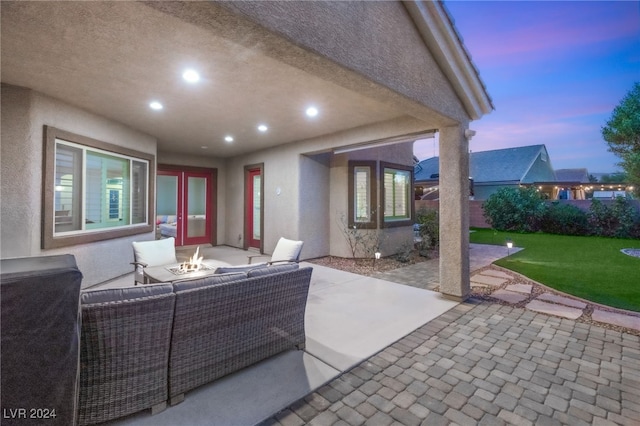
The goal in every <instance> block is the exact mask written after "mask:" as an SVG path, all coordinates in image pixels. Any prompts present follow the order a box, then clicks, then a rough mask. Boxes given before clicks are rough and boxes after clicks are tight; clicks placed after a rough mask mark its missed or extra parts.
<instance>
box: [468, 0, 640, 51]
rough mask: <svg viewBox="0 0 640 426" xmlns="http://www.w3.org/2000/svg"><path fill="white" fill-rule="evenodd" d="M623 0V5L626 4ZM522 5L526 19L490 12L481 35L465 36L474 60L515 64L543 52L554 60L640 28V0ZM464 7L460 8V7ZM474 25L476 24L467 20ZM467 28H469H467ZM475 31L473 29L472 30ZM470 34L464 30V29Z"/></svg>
mask: <svg viewBox="0 0 640 426" xmlns="http://www.w3.org/2000/svg"><path fill="white" fill-rule="evenodd" d="M621 3H622V4H621ZM486 4H487V7H491V8H501V7H504V5H505V3H502V2H488V3H486ZM533 5H534V6H531V4H528V5H524V4H522V3H512V4H509V6H510V7H514V8H515V7H519V8H520V9H521V10H522V12H521V13H520V14H519V16H520V19H519V20H517V21H514V20H513V18H511V21H507V22H506V23H505V19H504V16H501V14H500V13H499V12H498V13H491V12H493V10H492V11H491V12H490V11H488V12H487V13H486V14H483V17H485V18H488V19H482V20H477V21H475V23H474V25H482V26H483V28H482V29H473V33H478V32H481V33H482V34H483V37H482V38H481V39H465V44H466V45H467V46H468V47H469V50H470V51H471V52H472V55H473V59H474V60H476V61H479V62H482V63H484V64H492V63H493V62H495V61H501V60H505V61H508V62H509V63H510V64H513V62H514V56H518V57H519V59H520V60H524V61H529V60H533V59H535V58H537V57H539V56H543V57H545V58H548V57H549V55H550V54H551V53H552V52H555V53H556V54H560V53H561V52H565V51H568V50H571V49H575V48H577V47H582V46H591V47H593V45H594V44H596V43H600V42H603V41H609V40H615V39H619V38H625V37H631V36H637V34H638V31H640V19H639V16H638V5H637V3H635V2H610V3H609V4H605V5H603V4H602V3H595V2H564V3H557V2H540V3H534V4H533ZM461 7H464V6H463V5H462V6H460V5H459V6H458V8H461ZM466 23H467V24H470V23H471V21H470V22H466ZM461 30H464V28H462V29H461ZM470 31H471V30H470ZM463 36H464V33H463Z"/></svg>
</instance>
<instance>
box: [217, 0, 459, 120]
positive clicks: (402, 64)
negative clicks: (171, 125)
mask: <svg viewBox="0 0 640 426" xmlns="http://www.w3.org/2000/svg"><path fill="white" fill-rule="evenodd" d="M220 4H221V5H224V6H225V7H227V8H229V9H230V10H233V11H236V13H240V14H242V15H243V16H246V17H248V18H249V19H251V20H253V21H254V22H257V23H259V24H260V25H262V26H264V27H265V28H268V29H269V30H271V31H273V32H275V33H277V34H281V35H283V36H284V37H285V38H287V39H288V40H289V41H291V42H293V43H295V44H297V45H299V46H302V47H304V48H305V49H308V50H310V51H312V52H315V53H318V54H320V55H322V56H325V57H327V58H329V59H331V60H332V61H335V62H337V63H339V64H342V65H343V66H344V67H346V68H348V69H350V70H352V71H355V72H356V73H358V74H361V75H364V76H366V77H367V78H369V79H370V80H371V81H373V82H376V83H379V84H381V85H383V86H386V87H388V88H390V89H392V90H393V91H394V92H397V93H400V94H402V95H404V96H405V97H406V98H407V99H411V100H413V101H416V102H418V103H420V104H422V105H425V106H427V107H429V108H430V109H433V110H434V111H437V112H438V113H440V114H444V116H447V117H452V118H454V119H457V120H460V121H465V120H467V119H468V116H467V113H466V112H465V111H464V108H463V107H462V104H461V103H460V100H459V99H458V98H457V96H456V95H455V93H454V92H453V89H452V87H451V85H450V83H449V81H448V79H447V78H446V77H445V75H444V74H443V73H442V71H441V69H440V68H439V66H438V65H437V63H436V61H435V60H434V58H433V55H432V54H431V52H429V50H428V48H427V47H426V45H425V43H424V41H423V39H422V37H421V35H420V34H419V32H418V30H417V29H416V27H415V24H414V23H413V21H412V19H411V17H410V16H409V14H408V12H407V10H406V9H405V7H404V6H403V4H402V2H397V1H383V2H366V1H349V2H345V1H313V2H262V1H258V2H255V1H253V2H224V3H220ZM318 29H322V31H319V30H318ZM308 69H309V70H310V71H312V72H321V71H320V70H319V69H317V67H314V66H313V64H308ZM342 74H343V75H341V76H336V75H333V76H331V79H333V80H335V79H339V80H341V81H342V84H343V85H344V86H345V87H347V86H349V84H355V83H353V82H352V81H350V78H349V76H348V75H347V74H345V73H342ZM370 89H372V88H370ZM363 90H364V88H358V91H359V92H362V91H363ZM372 94H373V93H372ZM388 95H389V94H388V93H387V96H388ZM391 99H392V98H387V99H386V101H387V102H388V101H390V100H391ZM398 102H401V101H400V100H398ZM405 107H408V105H405ZM412 114H415V116H416V117H419V118H421V119H427V118H430V119H435V116H434V115H431V114H429V113H428V112H427V111H426V109H424V110H423V111H419V110H413V109H412ZM440 118H444V117H443V116H440ZM442 124H444V122H442ZM448 124H449V125H450V124H452V122H451V121H449V122H448Z"/></svg>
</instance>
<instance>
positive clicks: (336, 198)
mask: <svg viewBox="0 0 640 426" xmlns="http://www.w3.org/2000/svg"><path fill="white" fill-rule="evenodd" d="M353 160H368V161H376V162H377V166H378V167H379V165H380V162H381V161H383V162H388V163H396V164H403V165H413V143H412V142H409V143H403V144H397V145H390V146H385V147H380V148H375V149H363V150H360V151H353V152H349V153H344V154H338V155H333V156H332V158H331V194H330V202H329V217H330V221H329V226H330V228H329V229H330V235H331V251H330V254H331V255H332V256H339V257H351V256H352V254H351V250H350V248H349V244H348V243H347V240H346V239H345V236H344V230H345V226H346V223H345V221H346V218H347V212H348V202H349V197H348V193H347V191H348V173H349V161H353ZM377 173H378V184H377V188H376V190H377V200H378V206H377V213H378V214H379V213H380V212H381V206H380V202H381V200H382V198H381V191H382V185H381V182H380V179H381V177H380V176H379V171H378V172H377ZM343 218H344V219H343ZM379 224H381V222H379ZM361 232H380V241H381V242H382V246H381V253H382V255H383V256H388V255H391V254H395V253H396V252H397V251H398V249H399V248H400V247H402V246H403V245H405V244H411V243H412V241H413V229H412V227H411V226H406V227H397V228H382V229H379V230H378V231H376V230H366V231H365V230H363V231H361Z"/></svg>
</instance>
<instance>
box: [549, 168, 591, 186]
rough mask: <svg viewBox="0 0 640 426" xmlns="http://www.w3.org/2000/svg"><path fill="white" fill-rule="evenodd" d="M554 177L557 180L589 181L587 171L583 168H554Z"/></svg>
mask: <svg viewBox="0 0 640 426" xmlns="http://www.w3.org/2000/svg"><path fill="white" fill-rule="evenodd" d="M556 179H558V182H580V183H589V172H588V171H587V169H585V168H581V169H558V170H556Z"/></svg>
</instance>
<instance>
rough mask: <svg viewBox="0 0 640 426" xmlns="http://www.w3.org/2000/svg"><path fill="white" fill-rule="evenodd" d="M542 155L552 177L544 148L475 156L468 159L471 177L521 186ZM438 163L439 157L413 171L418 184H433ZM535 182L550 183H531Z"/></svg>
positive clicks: (471, 155) (511, 150) (510, 150)
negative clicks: (429, 181)
mask: <svg viewBox="0 0 640 426" xmlns="http://www.w3.org/2000/svg"><path fill="white" fill-rule="evenodd" d="M541 152H543V153H544V155H546V157H547V161H548V162H549V169H550V170H549V172H550V173H551V174H553V169H552V168H551V165H550V161H549V160H548V153H547V149H546V147H545V146H544V145H542V144H541V145H528V146H521V147H515V148H505V149H495V150H491V151H480V152H472V153H471V154H470V155H469V162H470V165H469V169H470V174H471V177H472V178H473V180H474V182H521V181H523V179H524V178H525V177H527V173H529V172H530V170H531V166H532V165H533V164H534V162H535V160H536V159H537V158H538V155H539V154H540V153H541ZM438 161H439V158H438V157H432V158H427V159H426V160H423V161H421V162H420V163H418V164H417V165H416V166H415V170H414V173H415V180H416V181H425V180H434V178H431V176H432V175H434V174H437V173H438V172H439V168H438ZM529 178H531V176H529ZM536 180H545V181H547V180H549V179H545V178H542V179H535V178H533V179H532V181H536Z"/></svg>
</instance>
